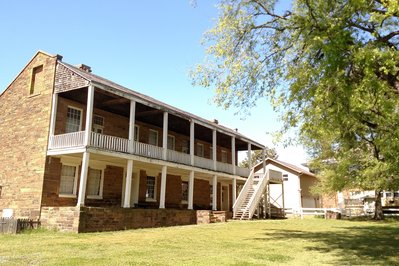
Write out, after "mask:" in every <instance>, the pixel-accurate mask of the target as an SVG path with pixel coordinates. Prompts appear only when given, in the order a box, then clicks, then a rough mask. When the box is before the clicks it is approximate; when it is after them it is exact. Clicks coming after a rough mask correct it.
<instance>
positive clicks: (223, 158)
mask: <svg viewBox="0 0 399 266" xmlns="http://www.w3.org/2000/svg"><path fill="white" fill-rule="evenodd" d="M222 163H227V151H226V150H222Z"/></svg>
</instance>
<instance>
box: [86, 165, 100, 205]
mask: <svg viewBox="0 0 399 266" xmlns="http://www.w3.org/2000/svg"><path fill="white" fill-rule="evenodd" d="M103 172H104V171H102V170H100V169H93V168H89V174H88V177H87V193H86V194H87V197H88V198H101V197H102V194H103V193H102V192H103V191H102V190H103V188H102V186H103Z"/></svg>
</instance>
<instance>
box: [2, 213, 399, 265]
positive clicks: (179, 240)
mask: <svg viewBox="0 0 399 266" xmlns="http://www.w3.org/2000/svg"><path fill="white" fill-rule="evenodd" d="M1 264H4V265H198V264H200V265H226V264H227V265H276V264H291V265H323V264H324V265H326V264H327V265H330V264H346V265H349V264H350V265H370V264H373V265H399V222H397V221H396V222H394V221H391V222H389V221H388V222H370V221H368V222H367V221H344V220H324V219H315V218H308V219H304V220H301V219H288V220H265V221H247V222H239V221H231V222H228V223H220V224H209V225H199V226H197V225H192V226H179V227H169V228H155V229H140V230H129V231H120V232H106V233H90V234H69V233H59V232H53V231H46V230H38V231H30V232H26V233H23V234H19V235H0V265H1Z"/></svg>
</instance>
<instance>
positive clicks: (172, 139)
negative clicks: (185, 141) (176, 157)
mask: <svg viewBox="0 0 399 266" xmlns="http://www.w3.org/2000/svg"><path fill="white" fill-rule="evenodd" d="M168 150H172V151H174V150H175V137H174V136H172V135H168Z"/></svg>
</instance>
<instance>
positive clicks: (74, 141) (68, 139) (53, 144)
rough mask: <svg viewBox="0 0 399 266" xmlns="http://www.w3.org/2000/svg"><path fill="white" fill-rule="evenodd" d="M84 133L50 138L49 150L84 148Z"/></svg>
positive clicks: (79, 132)
mask: <svg viewBox="0 0 399 266" xmlns="http://www.w3.org/2000/svg"><path fill="white" fill-rule="evenodd" d="M84 133H85V132H84V131H78V132H72V133H66V134H60V135H54V136H50V140H49V145H48V148H49V150H52V149H62V148H72V147H79V146H83V143H84Z"/></svg>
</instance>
